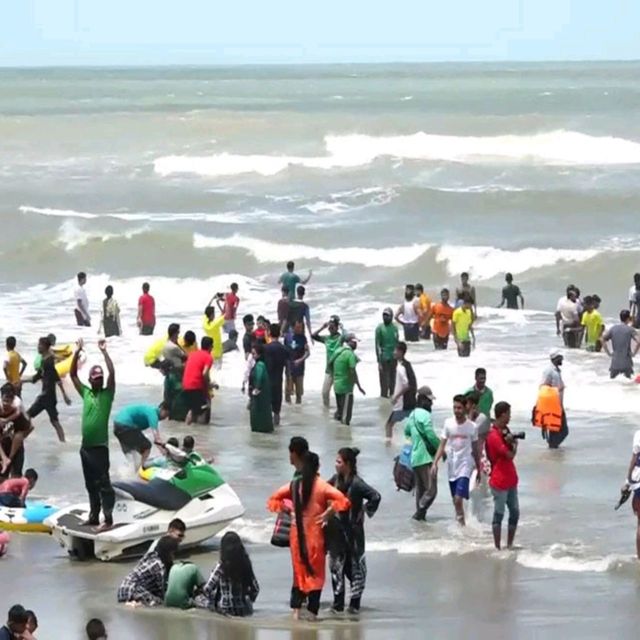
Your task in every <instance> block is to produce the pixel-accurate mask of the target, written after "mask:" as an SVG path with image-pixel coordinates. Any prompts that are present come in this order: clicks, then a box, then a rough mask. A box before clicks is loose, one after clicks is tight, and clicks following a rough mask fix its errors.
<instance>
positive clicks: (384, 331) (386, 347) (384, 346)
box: [376, 322, 398, 362]
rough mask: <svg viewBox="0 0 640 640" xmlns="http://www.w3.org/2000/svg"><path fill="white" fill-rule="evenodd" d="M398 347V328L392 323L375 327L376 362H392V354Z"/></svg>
mask: <svg viewBox="0 0 640 640" xmlns="http://www.w3.org/2000/svg"><path fill="white" fill-rule="evenodd" d="M397 346H398V327H396V326H395V325H394V324H393V323H392V322H391V323H389V324H385V323H384V322H382V323H381V324H379V325H378V326H377V327H376V356H377V357H378V362H389V361H390V360H393V352H394V351H395V348H396V347H397Z"/></svg>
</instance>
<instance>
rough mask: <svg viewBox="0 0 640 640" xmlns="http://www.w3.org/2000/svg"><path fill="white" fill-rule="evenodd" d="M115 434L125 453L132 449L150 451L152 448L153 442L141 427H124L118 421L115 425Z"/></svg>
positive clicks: (140, 451) (139, 451)
mask: <svg viewBox="0 0 640 640" xmlns="http://www.w3.org/2000/svg"><path fill="white" fill-rule="evenodd" d="M113 435H114V436H115V437H116V438H118V442H120V446H121V447H122V452H123V453H125V454H127V453H129V452H130V451H137V452H138V453H142V452H143V451H149V449H151V442H150V441H149V439H148V438H147V437H146V436H145V435H144V433H142V431H140V430H139V429H130V428H129V427H123V426H122V425H120V424H118V423H117V422H116V423H115V424H114V425H113Z"/></svg>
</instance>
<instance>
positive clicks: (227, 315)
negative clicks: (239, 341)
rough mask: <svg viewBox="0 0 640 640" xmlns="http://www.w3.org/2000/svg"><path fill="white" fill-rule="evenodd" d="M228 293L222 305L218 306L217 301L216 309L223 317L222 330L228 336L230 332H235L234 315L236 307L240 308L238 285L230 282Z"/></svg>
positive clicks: (236, 310) (236, 311)
mask: <svg viewBox="0 0 640 640" xmlns="http://www.w3.org/2000/svg"><path fill="white" fill-rule="evenodd" d="M229 289H230V290H229V291H228V292H227V293H225V294H224V304H223V305H222V306H220V299H218V307H219V308H220V311H221V312H222V315H223V316H224V325H223V326H222V330H223V331H224V332H225V333H226V334H227V335H229V334H230V333H231V332H232V331H235V330H236V315H237V313H238V307H239V306H240V298H238V289H239V287H238V284H237V283H236V282H232V283H231V286H230V287H229Z"/></svg>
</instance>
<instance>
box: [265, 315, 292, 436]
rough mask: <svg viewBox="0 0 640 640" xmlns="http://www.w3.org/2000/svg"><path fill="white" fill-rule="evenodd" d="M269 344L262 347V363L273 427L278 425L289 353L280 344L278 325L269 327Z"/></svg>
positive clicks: (274, 324)
mask: <svg viewBox="0 0 640 640" xmlns="http://www.w3.org/2000/svg"><path fill="white" fill-rule="evenodd" d="M270 333H271V342H270V343H269V344H267V345H265V347H264V362H265V364H266V365H267V374H268V376H269V382H270V384H271V410H272V411H273V426H274V427H277V426H278V425H279V424H280V411H281V410H282V376H283V374H284V370H285V368H286V366H287V364H288V362H289V351H288V350H287V348H286V347H285V346H284V345H283V344H282V342H280V325H279V324H276V323H273V324H272V325H271V330H270Z"/></svg>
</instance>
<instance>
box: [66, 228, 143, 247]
mask: <svg viewBox="0 0 640 640" xmlns="http://www.w3.org/2000/svg"><path fill="white" fill-rule="evenodd" d="M148 230H149V229H148V227H143V228H140V229H131V230H129V231H126V232H124V233H101V232H90V231H83V230H82V229H79V228H78V227H77V226H76V225H75V224H74V223H73V222H72V221H71V220H65V221H64V222H63V223H62V226H61V227H60V230H59V231H58V235H57V237H56V240H55V242H56V244H58V245H62V247H63V248H64V250H65V251H73V250H74V249H77V248H78V247H82V246H85V245H87V244H89V243H91V242H108V241H109V240H115V239H122V238H124V239H126V240H130V239H131V238H133V237H134V236H137V235H140V234H141V233H145V232H147V231H148Z"/></svg>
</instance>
